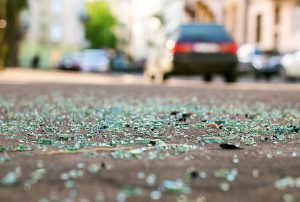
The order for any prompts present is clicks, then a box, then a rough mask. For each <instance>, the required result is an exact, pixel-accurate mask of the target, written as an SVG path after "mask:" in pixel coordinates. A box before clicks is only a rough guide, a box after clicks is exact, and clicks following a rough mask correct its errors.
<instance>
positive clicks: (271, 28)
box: [223, 0, 300, 52]
mask: <svg viewBox="0 0 300 202" xmlns="http://www.w3.org/2000/svg"><path fill="white" fill-rule="evenodd" d="M223 13H224V24H225V26H226V28H227V29H228V30H229V31H230V32H231V34H232V35H233V37H234V39H235V40H236V42H237V43H239V44H242V43H251V44H256V45H257V46H258V47H259V48H261V49H262V50H278V51H280V52H286V51H290V50H294V49H297V48H299V46H300V0H226V2H225V5H224V11H223Z"/></svg>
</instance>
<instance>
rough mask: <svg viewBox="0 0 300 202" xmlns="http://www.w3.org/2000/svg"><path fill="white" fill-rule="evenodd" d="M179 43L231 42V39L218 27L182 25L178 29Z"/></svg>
mask: <svg viewBox="0 0 300 202" xmlns="http://www.w3.org/2000/svg"><path fill="white" fill-rule="evenodd" d="M179 41H201V42H216V43H220V42H231V41H232V38H231V37H230V35H229V34H228V33H227V32H226V31H225V29H224V28H223V27H222V26H219V25H183V26H181V27H180V28H179Z"/></svg>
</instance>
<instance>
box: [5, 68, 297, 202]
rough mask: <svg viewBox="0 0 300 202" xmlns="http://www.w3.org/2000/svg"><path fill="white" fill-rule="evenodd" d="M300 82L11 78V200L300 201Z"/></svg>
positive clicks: (26, 74) (28, 73)
mask: <svg viewBox="0 0 300 202" xmlns="http://www.w3.org/2000/svg"><path fill="white" fill-rule="evenodd" d="M299 92H300V85H299V83H285V82H283V81H281V80H280V79H278V80H275V81H273V82H271V83H269V82H265V81H259V82H256V81H253V80H251V79H250V78H248V77H246V78H242V79H241V81H240V82H238V83H235V84H226V83H224V82H223V81H221V80H220V79H219V78H217V79H216V81H215V82H211V83H205V82H203V81H201V80H200V79H198V78H196V77H193V78H184V77H176V78H171V79H170V80H169V81H167V82H166V83H165V84H151V83H149V82H148V81H145V80H144V79H143V77H142V76H141V75H129V74H91V73H77V72H72V73H69V72H58V71H39V70H29V69H27V70H26V69H8V70H5V71H3V72H0V201H40V202H46V201H47V202H48V201H84V202H86V201H91V202H92V201H97V202H103V201H107V202H110V201H117V202H125V201H126V202H127V201H129V202H130V201H136V202H140V201H143V202H148V201H163V202H174V201H175V202H210V201H212V202H218V201H222V202H227V201H228V202H241V201H243V202H244V201H245V202H253V201H258V202H260V201H263V202H265V201H272V202H273V201H274V202H277V201H278V202H297V201H300V174H299V170H300V161H299V160H300V147H299V144H300V102H299V100H300V94H299Z"/></svg>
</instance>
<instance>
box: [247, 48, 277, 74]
mask: <svg viewBox="0 0 300 202" xmlns="http://www.w3.org/2000/svg"><path fill="white" fill-rule="evenodd" d="M281 58H282V56H281V55H280V54H279V53H277V52H273V51H271V52H270V51H269V52H263V53H262V54H261V55H256V56H255V57H253V58H252V60H251V66H252V69H253V73H254V76H255V78H258V77H260V76H264V77H265V78H266V79H270V78H271V77H272V76H274V75H280V73H281V69H282V65H281Z"/></svg>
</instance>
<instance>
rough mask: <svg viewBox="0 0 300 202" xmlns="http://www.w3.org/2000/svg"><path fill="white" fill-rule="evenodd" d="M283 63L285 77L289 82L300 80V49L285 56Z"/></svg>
mask: <svg viewBox="0 0 300 202" xmlns="http://www.w3.org/2000/svg"><path fill="white" fill-rule="evenodd" d="M281 63H282V66H283V73H284V76H285V78H286V79H287V80H291V79H295V78H300V49H299V50H296V51H293V52H291V53H287V54H285V55H284V56H283V58H282V60H281Z"/></svg>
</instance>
